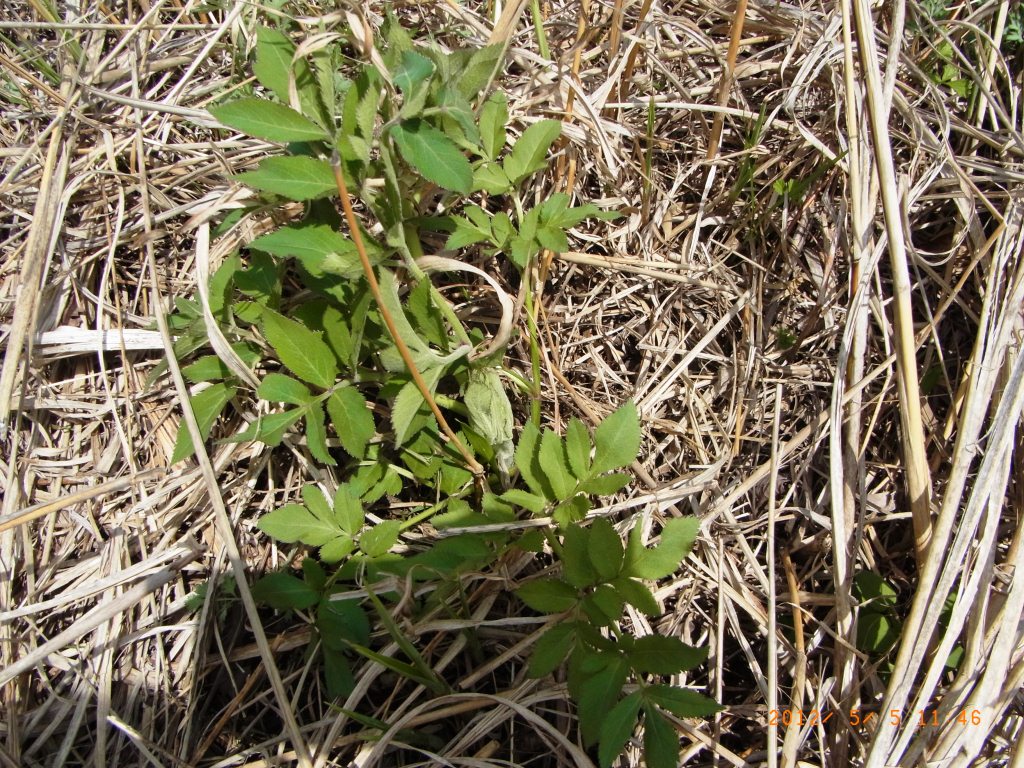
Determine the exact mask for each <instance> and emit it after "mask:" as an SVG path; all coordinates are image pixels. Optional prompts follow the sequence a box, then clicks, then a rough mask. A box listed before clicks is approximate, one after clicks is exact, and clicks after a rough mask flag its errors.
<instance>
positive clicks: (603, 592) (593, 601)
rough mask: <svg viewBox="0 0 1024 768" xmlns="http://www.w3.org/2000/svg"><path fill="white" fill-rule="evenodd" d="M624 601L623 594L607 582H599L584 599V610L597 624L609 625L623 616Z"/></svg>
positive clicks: (600, 625)
mask: <svg viewBox="0 0 1024 768" xmlns="http://www.w3.org/2000/svg"><path fill="white" fill-rule="evenodd" d="M623 605H624V601H623V598H622V595H620V594H619V593H618V592H617V591H615V590H614V589H612V588H611V587H610V586H608V585H607V584H599V585H598V586H597V588H596V589H594V591H593V592H591V593H590V594H589V595H587V597H586V598H585V599H584V600H583V610H584V611H586V613H587V616H589V617H590V620H591V621H592V622H593V623H594V625H595V626H599V627H607V626H609V625H611V624H614V623H615V622H616V621H618V620H619V617H621V616H622V607H623Z"/></svg>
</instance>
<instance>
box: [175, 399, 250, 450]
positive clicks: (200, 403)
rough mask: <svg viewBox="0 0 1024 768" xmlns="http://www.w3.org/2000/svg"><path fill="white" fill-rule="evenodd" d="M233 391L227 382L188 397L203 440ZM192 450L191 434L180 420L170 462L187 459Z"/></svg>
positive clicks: (208, 434)
mask: <svg viewBox="0 0 1024 768" xmlns="http://www.w3.org/2000/svg"><path fill="white" fill-rule="evenodd" d="M235 391H236V390H235V388H234V387H231V386H228V385H227V384H223V383H222V384H214V385H213V386H210V387H207V388H206V389H204V390H203V391H202V392H197V393H196V394H194V395H192V396H191V397H189V403H190V404H191V406H192V413H193V414H194V415H195V417H196V422H197V424H198V425H199V434H200V435H201V436H202V438H203V440H205V439H206V438H208V437H209V436H210V432H211V431H212V430H213V425H214V423H215V422H216V421H217V417H218V416H220V414H221V412H222V411H223V410H224V406H226V405H227V404H228V402H230V400H231V398H232V397H234V396H235ZM194 452H195V448H194V447H193V445H192V435H191V434H190V433H189V431H188V426H187V425H186V424H185V423H184V422H182V423H181V425H180V426H179V427H178V437H177V440H176V441H175V443H174V451H173V453H172V454H171V464H177V463H178V462H179V461H182V460H183V459H187V458H188V457H189V456H191V455H192V454H193V453H194Z"/></svg>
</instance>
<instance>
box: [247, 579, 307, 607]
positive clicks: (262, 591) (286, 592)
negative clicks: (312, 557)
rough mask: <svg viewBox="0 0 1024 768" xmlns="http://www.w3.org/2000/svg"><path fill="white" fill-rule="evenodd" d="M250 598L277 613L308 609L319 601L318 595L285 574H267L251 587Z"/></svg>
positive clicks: (298, 580) (300, 581) (302, 583)
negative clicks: (273, 609)
mask: <svg viewBox="0 0 1024 768" xmlns="http://www.w3.org/2000/svg"><path fill="white" fill-rule="evenodd" d="M252 596H253V599H254V600H256V601H257V602H260V603H265V604H266V605H269V606H270V607H271V608H275V609H276V610H279V611H285V610H288V609H296V610H301V609H303V608H310V607H312V606H314V605H316V604H317V602H319V600H320V593H318V592H317V591H316V590H315V589H313V588H312V587H311V586H309V585H308V584H307V583H306V582H304V581H303V580H302V579H297V578H295V577H294V576H292V575H290V574H287V573H269V574H267V575H266V576H264V577H263V578H261V579H260V580H259V581H257V582H256V583H255V584H253V585H252Z"/></svg>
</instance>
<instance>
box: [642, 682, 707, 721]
mask: <svg viewBox="0 0 1024 768" xmlns="http://www.w3.org/2000/svg"><path fill="white" fill-rule="evenodd" d="M644 698H645V699H647V700H648V701H652V702H654V703H655V704H657V705H658V706H659V707H661V708H662V709H664V710H667V711H669V712H671V713H672V714H673V715H675V716H676V717H710V716H711V715H713V714H715V713H716V712H721V711H722V707H721V706H720V705H719V704H717V703H715V701H714V700H713V699H709V698H708V697H707V696H702V695H701V694H699V693H697V692H696V691H691V690H688V689H686V688H676V687H675V686H674V685H651V686H648V687H647V688H645V689H644Z"/></svg>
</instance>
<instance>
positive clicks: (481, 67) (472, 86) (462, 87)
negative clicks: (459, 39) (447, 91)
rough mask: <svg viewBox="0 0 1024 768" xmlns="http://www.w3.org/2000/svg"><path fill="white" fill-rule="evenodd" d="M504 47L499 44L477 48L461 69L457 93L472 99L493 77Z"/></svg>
mask: <svg viewBox="0 0 1024 768" xmlns="http://www.w3.org/2000/svg"><path fill="white" fill-rule="evenodd" d="M504 53H505V49H504V46H502V45H500V44H497V43H496V44H494V45H488V46H485V47H483V48H478V49H476V50H475V51H473V52H472V53H471V54H470V56H469V61H467V62H466V64H465V66H463V67H462V70H461V72H460V77H459V91H460V92H461V93H462V95H463V96H464V97H466V98H467V99H472V98H473V97H474V96H476V95H477V94H478V93H480V91H481V90H482V89H484V88H486V87H487V84H488V83H489V82H490V81H491V78H492V77H493V76H494V74H495V72H496V71H497V68H498V66H499V64H500V63H501V59H502V57H503V56H504Z"/></svg>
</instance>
